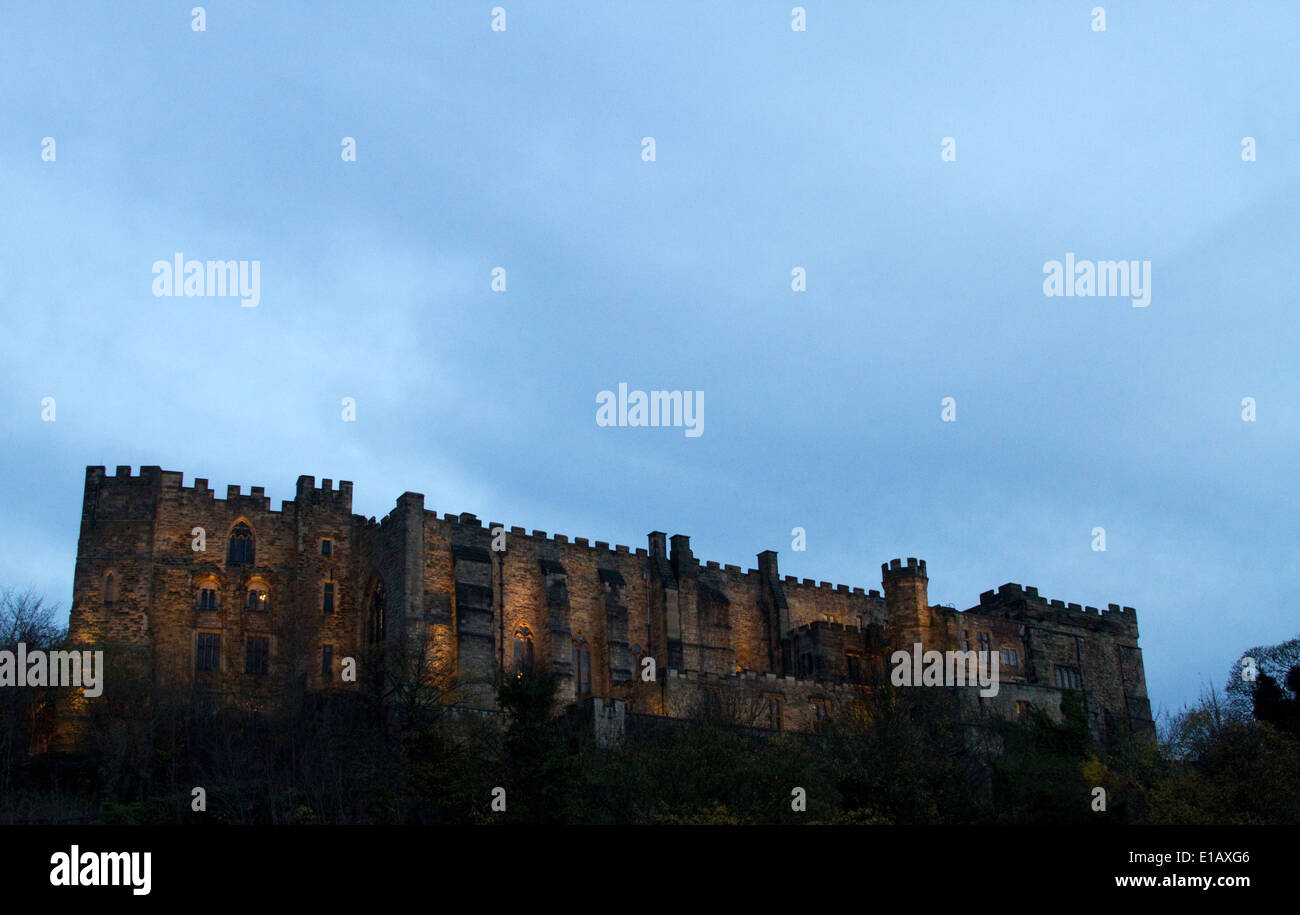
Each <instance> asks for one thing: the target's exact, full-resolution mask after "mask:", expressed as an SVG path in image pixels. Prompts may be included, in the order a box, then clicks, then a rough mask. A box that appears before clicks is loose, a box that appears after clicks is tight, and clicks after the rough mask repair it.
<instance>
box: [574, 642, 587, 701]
mask: <svg viewBox="0 0 1300 915" xmlns="http://www.w3.org/2000/svg"><path fill="white" fill-rule="evenodd" d="M573 688H574V692H575V693H576V695H577V698H579V699H585V698H587V697H588V696H590V695H591V650H590V649H589V648H588V647H587V640H586V639H584V638H583V637H582V636H578V637H577V638H576V639H575V640H574V642H573Z"/></svg>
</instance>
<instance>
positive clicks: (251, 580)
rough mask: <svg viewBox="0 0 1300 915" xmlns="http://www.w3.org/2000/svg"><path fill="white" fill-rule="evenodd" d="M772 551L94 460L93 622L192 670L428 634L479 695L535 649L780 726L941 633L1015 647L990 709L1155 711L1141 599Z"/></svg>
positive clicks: (801, 724)
mask: <svg viewBox="0 0 1300 915" xmlns="http://www.w3.org/2000/svg"><path fill="white" fill-rule="evenodd" d="M756 564H757V567H756V568H752V569H748V570H743V569H741V568H739V567H737V566H732V565H719V564H718V563H716V562H700V561H699V560H698V559H696V558H695V556H694V554H693V553H692V552H691V545H690V538H688V537H686V536H684V535H680V534H678V535H675V536H672V537H669V536H667V535H666V534H663V533H660V532H658V531H656V532H653V533H651V534H650V535H649V539H648V543H647V545H646V547H645V548H640V549H635V550H633V549H629V548H628V547H626V546H613V547H611V546H610V545H609V544H608V543H603V542H600V541H597V542H595V543H589V542H588V541H587V540H586V539H584V538H581V537H578V538H574V539H572V540H570V539H569V538H568V537H566V536H564V535H562V534H555V535H548V534H547V533H546V532H544V531H531V532H529V531H525V530H524V529H523V528H519V527H512V528H509V529H505V528H503V527H501V526H500V525H497V524H495V523H488V524H486V525H485V524H483V523H481V522H480V521H479V520H478V519H477V518H476V517H475V516H474V515H471V514H460V515H452V514H442V515H440V514H438V513H437V512H435V511H431V510H428V509H426V508H425V505H424V497H423V496H422V495H420V494H418V493H413V492H407V493H403V494H402V495H401V496H400V497H399V498H398V499H397V503H396V505H395V506H394V508H393V509H392V511H390V512H389V513H388V515H387V516H386V517H384V518H383V520H382V521H375V519H373V518H370V519H366V518H363V517H361V516H360V515H355V514H353V513H352V484H351V483H349V482H346V481H344V482H340V483H339V484H338V485H337V487H336V486H334V485H333V483H332V482H331V481H330V480H323V481H322V482H321V485H319V486H317V485H316V481H315V479H314V478H313V477H307V476H303V477H299V478H298V484H297V491H296V493H295V497H294V499H293V500H292V501H284V502H281V503H280V507H279V508H278V509H275V508H272V506H271V500H270V499H269V498H267V496H266V495H265V494H264V490H263V488H262V487H260V486H254V487H252V488H251V490H250V491H249V492H247V493H244V492H241V491H240V488H239V487H237V486H230V487H228V488H227V490H226V494H225V498H217V494H216V493H215V492H213V490H212V489H210V488H209V487H208V481H207V480H204V479H196V480H194V485H193V486H184V485H183V481H182V475H181V474H180V473H178V472H172V471H164V470H162V469H160V468H158V467H142V468H140V473H139V475H136V476H133V475H132V474H131V468H130V467H118V468H117V471H116V473H115V474H113V475H111V476H110V475H108V474H107V473H105V470H104V468H103V467H88V468H86V487H85V497H84V503H83V506H82V516H81V535H80V540H79V542H78V547H77V564H76V573H75V579H74V584H73V602H72V614H71V631H72V637H73V639H74V640H75V641H77V642H80V643H90V644H95V645H96V646H102V647H105V648H108V649H110V650H111V648H112V647H113V646H122V647H134V648H137V649H141V650H142V651H143V652H144V653H145V654H146V655H147V657H148V658H149V659H150V664H151V668H152V672H153V676H154V678H155V680H156V681H157V682H158V683H159V684H165V685H172V686H184V687H190V686H193V687H197V688H199V689H212V690H225V691H232V690H233V691H236V692H239V693H241V694H247V695H259V694H260V695H266V696H270V695H273V694H274V693H275V691H276V690H277V689H279V688H280V687H281V686H282V685H283V684H285V683H286V682H287V680H288V679H290V678H292V679H293V680H295V681H296V682H298V683H300V684H303V685H305V686H307V687H308V688H309V689H326V688H339V689H356V688H363V687H364V684H365V683H366V682H367V679H368V678H370V681H371V682H373V680H374V678H375V677H376V676H377V675H378V674H377V671H378V670H379V667H378V664H379V663H380V662H378V661H376V660H375V659H376V658H377V657H379V656H381V655H384V654H389V655H391V653H392V652H394V651H399V650H400V651H403V652H406V653H407V654H408V656H409V653H410V652H411V651H412V650H414V651H415V652H416V653H417V654H418V655H419V657H420V658H421V659H423V661H425V662H426V669H427V670H428V671H429V672H430V673H431V675H432V676H434V677H436V678H437V679H438V681H439V682H440V683H442V684H443V685H444V687H445V692H444V696H445V699H446V701H448V702H450V703H453V704H455V705H458V706H461V707H464V708H477V709H493V708H495V692H496V688H497V686H498V685H499V684H500V683H501V682H502V680H503V678H505V677H508V676H511V675H513V674H514V673H515V672H517V671H520V670H523V669H534V670H542V671H549V672H551V673H553V674H555V675H556V677H557V678H558V679H559V683H560V692H559V695H560V698H561V700H562V701H565V702H575V701H581V702H585V701H590V702H591V703H592V704H593V706H594V707H595V708H596V709H597V710H598V711H599V712H600V713H601V714H604V715H606V716H609V715H612V714H614V712H615V710H617V713H618V714H619V715H622V714H623V713H624V712H625V711H628V712H635V713H641V714H649V715H662V716H669V717H678V718H680V717H691V716H694V715H696V714H698V713H699V712H700V711H701V710H706V711H707V710H710V709H719V708H724V707H725V708H728V709H731V710H733V711H735V710H740V711H742V712H743V713H744V714H745V715H747V723H751V724H753V725H755V726H759V727H766V728H772V729H779V730H811V729H813V728H814V727H815V726H816V724H817V722H818V721H819V720H820V719H823V718H829V717H833V716H835V715H836V714H839V713H840V712H841V710H843V709H844V708H845V707H846V706H847V705H848V704H849V703H852V702H853V701H854V697H855V696H856V695H858V694H859V692H858V691H860V690H862V689H864V688H866V687H867V685H868V684H886V685H887V684H888V683H889V660H888V659H889V657H890V655H891V653H892V652H893V651H896V650H900V649H901V650H906V651H910V650H911V648H912V645H913V644H914V643H916V642H919V643H921V644H922V645H923V646H924V648H925V649H926V650H930V649H935V650H939V651H945V650H970V651H976V652H981V651H987V652H993V653H997V656H998V658H999V661H1000V663H999V670H998V672H999V689H998V691H997V694H996V696H990V697H981V696H979V694H978V689H977V688H975V687H960V688H959V689H961V690H963V691H964V692H963V694H962V701H963V702H965V703H967V707H968V708H969V709H970V710H971V713H972V714H974V715H980V716H989V715H1001V716H1005V717H1015V716H1017V715H1019V714H1025V713H1026V712H1027V711H1028V709H1029V708H1030V707H1031V706H1034V707H1038V708H1041V709H1044V710H1046V711H1047V712H1048V713H1049V714H1051V715H1053V716H1054V717H1059V715H1060V708H1061V698H1062V696H1063V695H1064V694H1065V693H1067V692H1077V693H1078V694H1079V696H1080V698H1081V699H1082V703H1083V707H1084V710H1085V712H1086V714H1087V716H1088V720H1089V723H1090V726H1091V727H1092V730H1093V733H1094V735H1096V736H1097V737H1098V738H1099V739H1103V740H1105V739H1109V738H1110V737H1112V736H1114V735H1115V734H1116V733H1117V732H1118V731H1120V730H1139V731H1150V730H1151V729H1152V723H1151V709H1150V703H1149V701H1148V699H1147V692H1146V680H1145V675H1144V673H1143V668H1142V652H1141V649H1140V648H1139V647H1138V627H1137V615H1136V612H1135V611H1134V610H1133V608H1132V607H1123V608H1121V607H1119V606H1117V605H1115V604H1111V605H1110V606H1109V607H1108V608H1107V609H1105V610H1097V609H1095V608H1093V607H1081V606H1079V605H1078V604H1065V603H1063V602H1061V601H1059V600H1050V601H1049V600H1047V599H1044V598H1042V597H1040V596H1039V595H1038V592H1037V589H1035V588H1032V587H1021V586H1020V585H1016V584H1006V585H1003V586H1002V587H1000V588H998V589H997V590H996V591H986V592H984V593H983V594H981V595H980V596H979V602H978V604H976V605H975V606H972V607H970V608H969V609H967V610H965V611H957V610H955V609H953V608H950V607H942V606H932V605H931V604H930V603H929V600H928V597H927V584H928V573H927V570H926V564H925V562H924V561H919V562H918V561H917V560H916V559H907V560H905V561H903V560H899V559H894V560H891V561H890V562H887V563H885V564H884V565H883V566H882V567H881V578H882V582H881V584H882V588H883V591H876V590H864V589H862V588H849V587H847V586H845V585H831V584H829V583H827V582H814V581H812V580H810V579H803V580H802V581H799V580H796V579H794V578H792V577H788V576H787V577H784V578H783V577H782V576H781V575H780V573H779V571H778V568H777V554H776V553H775V552H772V551H770V550H769V551H765V552H762V553H759V554H758V556H757V560H756ZM377 649H382V650H379V651H377ZM647 659H652V661H653V664H649V663H647ZM384 663H388V662H384ZM350 664H354V665H355V669H356V672H357V677H356V679H355V680H353V679H351V678H349V677H346V676H345V666H348V665H350ZM651 668H653V671H654V677H653V679H649V678H648V677H646V676H645V672H646V671H648V670H650V669H651ZM886 688H888V687H887V686H886Z"/></svg>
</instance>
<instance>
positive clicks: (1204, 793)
mask: <svg viewBox="0 0 1300 915" xmlns="http://www.w3.org/2000/svg"><path fill="white" fill-rule="evenodd" d="M0 598H3V606H0V641H3V643H4V644H3V645H0V648H12V646H13V645H14V644H16V643H17V642H18V641H20V640H21V641H25V642H26V643H27V645H28V647H29V648H31V647H34V646H35V647H52V646H55V645H58V644H59V643H60V642H61V640H62V639H63V638H64V636H65V634H64V633H62V632H60V631H59V630H58V629H57V628H56V627H54V626H52V625H50V624H49V620H50V614H49V612H48V611H47V610H45V609H43V608H42V607H41V605H40V602H39V601H38V600H34V599H33V598H32V597H31V595H15V594H13V593H12V592H6V593H5V594H3V595H0ZM1254 654H1255V656H1256V660H1257V661H1258V662H1259V665H1260V666H1259V670H1260V674H1259V676H1258V677H1257V678H1256V679H1255V680H1253V681H1244V680H1242V679H1241V677H1240V673H1239V671H1237V670H1234V673H1233V676H1234V679H1233V680H1231V681H1230V682H1229V686H1228V689H1227V691H1226V694H1225V695H1224V697H1223V699H1222V700H1220V698H1219V696H1218V695H1217V694H1215V693H1213V692H1211V693H1209V694H1207V695H1206V696H1205V697H1204V698H1203V699H1202V700H1201V701H1200V702H1199V703H1198V704H1197V705H1196V706H1195V707H1193V708H1190V709H1186V710H1184V711H1183V712H1182V713H1181V714H1179V715H1176V716H1173V717H1171V718H1169V719H1168V720H1167V721H1165V722H1163V723H1162V727H1161V737H1160V739H1159V740H1153V739H1150V738H1145V739H1141V738H1136V737H1134V738H1129V739H1122V740H1120V741H1119V742H1118V743H1117V744H1115V745H1114V746H1111V747H1104V748H1103V747H1099V746H1097V745H1095V744H1094V743H1093V741H1092V739H1091V737H1090V734H1089V731H1088V728H1087V726H1086V723H1085V719H1084V715H1083V709H1082V707H1081V705H1080V703H1079V702H1078V701H1077V700H1075V701H1069V700H1071V699H1074V697H1073V696H1071V695H1069V694H1067V701H1066V703H1065V705H1064V713H1065V714H1064V720H1063V721H1061V722H1054V721H1052V720H1051V719H1049V718H1048V717H1047V716H1046V715H1043V714H1041V713H1031V715H1030V716H1029V717H1028V718H1027V719H1026V720H1022V721H1014V722H1011V721H1007V722H998V723H996V724H995V725H993V726H992V727H989V728H983V729H971V728H969V727H967V726H965V725H963V724H961V723H960V722H959V721H958V719H957V716H956V715H955V714H954V709H953V707H952V705H951V694H950V693H948V692H946V691H942V690H897V691H895V690H877V691H874V692H872V693H870V694H868V695H865V696H864V701H863V704H862V705H861V707H860V708H858V709H857V710H855V711H854V713H853V714H847V713H844V714H842V715H841V716H840V717H839V718H838V719H836V720H832V721H830V722H828V723H827V724H826V726H825V727H823V728H822V729H821V730H819V731H818V732H817V733H815V734H808V735H799V734H769V733H764V732H761V731H758V730H755V729H752V728H744V727H738V726H736V724H735V723H734V722H730V721H727V720H723V719H721V718H720V717H719V716H717V715H713V716H710V715H701V716H699V717H698V718H697V719H696V720H691V721H687V722H663V721H660V722H656V720H654V719H650V718H648V717H643V716H631V717H629V726H628V729H627V733H626V735H625V737H624V739H623V740H622V741H621V742H620V743H618V744H616V745H615V746H612V747H602V746H599V745H598V744H597V741H596V737H595V731H594V728H593V725H592V721H591V719H590V717H589V714H588V713H585V712H584V711H583V710H582V709H579V708H568V709H566V710H562V711H561V710H559V709H558V703H557V702H556V700H555V684H554V682H553V681H551V680H550V679H549V678H546V677H531V676H530V677H517V678H515V679H512V680H510V681H508V682H507V683H506V685H505V686H504V687H502V688H501V689H500V691H499V694H498V695H499V702H500V705H501V709H502V711H501V714H500V715H499V716H487V717H482V716H466V715H458V714H455V713H453V712H451V711H450V710H449V709H448V707H447V705H446V704H445V703H444V702H443V701H441V700H442V699H443V698H444V697H443V696H441V695H440V694H439V691H438V689H437V688H436V687H434V686H432V685H427V684H425V683H423V682H421V683H419V684H418V685H416V686H412V685H411V684H410V683H409V682H408V683H402V682H401V679H402V678H401V677H400V676H398V675H397V673H396V672H394V671H392V670H390V671H389V676H388V682H387V683H386V684H385V690H386V691H385V693H384V694H382V695H381V694H379V693H376V692H370V691H343V690H339V691H332V692H325V693H320V692H309V691H306V690H304V689H295V688H292V685H290V687H291V688H288V689H286V690H285V691H284V692H283V694H282V696H281V698H280V699H279V700H278V701H277V702H275V703H273V704H272V703H267V704H266V706H265V707H264V708H262V709H261V710H252V709H250V708H249V707H248V705H247V704H243V705H240V704H233V705H232V704H230V703H228V702H227V703H220V702H217V701H215V700H214V699H213V698H212V697H207V696H203V695H200V694H195V693H189V692H185V693H174V692H166V691H161V690H159V689H157V688H155V687H154V686H152V685H151V682H152V678H151V677H150V676H149V675H148V671H147V669H146V667H145V664H144V661H143V659H142V658H137V657H134V656H133V655H132V654H131V653H130V652H124V651H113V652H108V653H106V657H107V658H111V659H112V660H111V662H110V666H109V669H108V671H107V672H106V674H105V689H104V693H103V695H102V696H101V697H99V698H97V699H95V700H94V701H88V702H85V703H84V714H85V717H84V719H83V731H82V733H83V740H82V744H81V746H82V749H81V750H80V751H79V752H77V753H75V754H72V753H57V752H45V750H46V747H47V743H46V737H47V736H48V735H49V733H50V730H51V723H52V722H53V721H54V720H55V715H54V712H55V710H56V709H57V708H58V705H59V703H61V702H65V701H72V700H71V698H70V696H71V694H70V691H67V690H62V691H60V690H51V689H39V688H37V689H15V688H10V689H0V699H2V702H3V704H2V705H0V728H2V729H3V733H2V734H0V822H5V823H57V822H85V823H90V822H101V823H178V822H179V823H209V824H211V823H228V824H237V823H300V824H309V823H412V824H421V823H424V824H453V823H663V824H674V823H716V824H747V823H791V824H793V823H840V824H891V823H899V824H902V823H936V824H937V823H1025V824H1035V823H1053V824H1079V825H1087V824H1097V825H1102V824H1109V823H1177V824H1195V823H1218V824H1265V823H1287V824H1295V823H1300V699H1298V698H1297V695H1298V694H1297V687H1300V640H1296V641H1295V642H1289V643H1285V644H1284V645H1281V646H1274V647H1273V648H1269V649H1255V650H1254ZM1238 684H1244V685H1238ZM196 787H197V788H202V789H203V792H204V798H205V802H206V810H203V811H199V812H196V811H195V810H193V809H192V806H193V798H194V789H195V788H196ZM1098 787H1100V788H1103V789H1105V793H1106V794H1105V797H1106V810H1105V811H1104V812H1096V811H1094V809H1093V807H1094V804H1095V801H1094V797H1095V790H1094V789H1096V788H1098ZM795 788H802V789H803V792H804V795H805V796H806V809H805V810H802V811H796V810H794V809H792V803H791V802H792V799H793V794H792V792H793V790H794V789H795ZM494 789H504V797H505V810H504V811H500V810H493V797H494ZM496 793H497V795H498V796H499V794H500V792H496Z"/></svg>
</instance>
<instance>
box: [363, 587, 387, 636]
mask: <svg viewBox="0 0 1300 915" xmlns="http://www.w3.org/2000/svg"><path fill="white" fill-rule="evenodd" d="M385 609H386V608H385V598H384V583H383V581H382V580H380V579H378V578H376V579H375V585H374V587H373V588H372V589H371V591H370V613H369V615H368V616H367V618H366V644H368V645H377V644H379V643H380V642H382V641H383V640H384V611H385Z"/></svg>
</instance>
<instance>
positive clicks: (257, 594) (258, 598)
mask: <svg viewBox="0 0 1300 915" xmlns="http://www.w3.org/2000/svg"><path fill="white" fill-rule="evenodd" d="M267 607H268V603H267V599H266V591H265V589H263V588H252V589H251V590H249V592H248V612H249V613H265V612H266V610H267Z"/></svg>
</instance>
